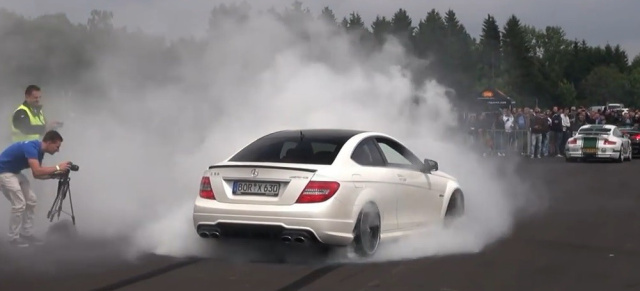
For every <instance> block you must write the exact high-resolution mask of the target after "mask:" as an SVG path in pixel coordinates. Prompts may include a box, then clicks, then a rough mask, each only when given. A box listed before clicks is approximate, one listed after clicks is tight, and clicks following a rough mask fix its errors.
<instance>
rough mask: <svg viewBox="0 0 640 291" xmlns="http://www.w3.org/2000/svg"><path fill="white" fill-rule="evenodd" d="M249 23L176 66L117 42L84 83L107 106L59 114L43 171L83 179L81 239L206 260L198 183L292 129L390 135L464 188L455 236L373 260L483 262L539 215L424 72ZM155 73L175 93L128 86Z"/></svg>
mask: <svg viewBox="0 0 640 291" xmlns="http://www.w3.org/2000/svg"><path fill="white" fill-rule="evenodd" d="M247 16H248V17H247V18H245V19H244V20H243V21H242V22H237V21H235V20H234V19H227V20H225V19H220V20H219V21H220V24H221V25H220V28H219V29H218V30H215V31H212V32H211V33H212V34H211V36H210V37H211V39H212V40H213V41H212V42H211V43H210V44H209V45H202V44H197V43H193V44H192V45H193V46H192V47H188V45H184V47H183V48H182V49H180V50H178V56H177V59H178V60H179V61H178V62H177V63H168V62H160V61H159V60H156V59H151V61H145V59H144V58H142V59H135V58H132V57H131V56H140V57H142V56H144V55H145V53H146V49H147V48H146V47H141V48H137V47H135V46H133V45H129V44H127V43H126V41H127V40H125V39H120V40H119V41H121V42H122V43H117V44H116V45H113V46H112V47H113V48H111V49H109V50H107V51H106V52H105V53H104V54H101V55H99V56H96V57H95V61H96V65H95V67H94V69H93V70H92V71H90V72H87V73H86V74H85V77H84V78H85V79H87V80H89V81H91V83H92V84H99V86H98V87H100V88H104V89H106V95H107V96H108V98H106V99H98V98H97V97H98V96H76V98H78V99H82V98H86V99H87V100H91V101H83V102H78V103H71V104H67V105H65V107H62V106H61V105H58V106H57V110H58V112H61V114H63V113H64V114H65V117H64V121H65V128H64V129H63V130H62V134H63V136H64V138H65V143H64V144H63V147H62V150H61V153H59V154H57V155H56V156H54V157H49V156H48V157H46V158H45V164H53V163H55V162H58V161H62V160H67V159H70V160H73V162H74V163H77V164H79V165H80V166H81V171H80V172H77V173H73V175H72V176H73V180H72V182H71V184H72V185H71V187H72V191H73V195H74V197H73V199H74V200H73V202H74V207H75V211H76V216H77V219H78V229H79V232H80V233H81V235H82V236H83V237H86V238H87V239H91V240H110V239H113V238H120V237H127V238H129V240H126V241H125V242H126V243H127V244H128V245H127V246H126V247H127V250H128V253H129V254H130V255H131V256H133V257H135V256H137V255H140V254H145V253H149V252H151V253H156V254H161V255H171V256H192V255H196V256H197V255H206V254H209V253H210V252H212V251H213V252H215V250H211V243H210V241H203V240H202V239H200V238H199V237H198V235H197V234H196V233H195V230H194V227H193V224H192V219H191V214H192V205H193V201H194V199H195V197H196V195H197V193H198V186H199V181H200V176H201V174H202V171H203V170H205V169H206V168H207V166H209V165H211V164H214V163H216V162H218V161H220V160H222V159H224V158H226V157H228V156H229V155H231V154H233V153H234V152H235V151H236V150H238V149H239V148H240V147H242V146H244V145H246V144H247V143H249V142H251V141H252V140H254V139H256V138H258V137H260V136H262V135H264V134H267V133H270V132H272V131H276V130H281V129H290V128H329V127H331V128H355V129H365V130H373V131H380V132H385V133H388V134H391V135H393V136H395V137H397V138H399V139H400V140H401V141H404V142H406V143H407V144H408V145H409V146H410V148H411V149H413V150H415V153H416V154H417V155H418V156H420V157H425V158H430V159H434V160H436V161H438V162H439V163H440V167H441V169H442V170H443V171H446V172H447V173H450V174H452V175H454V176H455V177H457V178H458V179H459V181H460V183H461V184H462V186H463V187H464V191H465V200H466V203H467V206H466V209H467V219H465V220H464V221H462V222H461V225H460V226H459V227H457V228H454V229H452V230H447V231H444V230H438V229H435V230H433V231H431V230H429V231H428V232H426V233H425V234H416V236H415V238H411V239H407V240H405V241H402V242H400V243H398V244H391V245H388V246H384V247H383V248H382V249H381V253H380V254H379V256H377V257H376V258H374V260H392V259H400V258H416V257H421V256H429V255H436V254H443V253H462V252H477V251H480V250H482V249H483V247H484V246H486V245H487V244H490V243H492V242H494V241H496V240H498V239H500V238H502V237H504V236H507V235H508V234H509V232H510V231H511V228H512V227H513V225H514V223H515V221H516V218H517V214H518V213H519V212H520V211H522V209H523V208H522V207H523V206H524V205H527V207H533V206H531V205H535V201H530V200H527V199H528V196H527V195H526V194H527V193H526V192H527V191H525V190H521V189H526V188H523V186H522V185H523V183H524V182H523V179H521V178H519V177H518V176H517V174H515V172H514V171H513V170H509V169H506V170H504V169H501V168H502V167H510V168H512V167H514V165H513V164H512V163H511V162H508V161H500V163H494V162H490V161H487V160H485V159H482V158H481V157H478V154H477V153H476V152H474V151H471V150H469V148H468V146H466V145H465V141H464V140H463V139H461V138H459V137H457V135H458V133H457V131H459V130H460V129H459V128H458V124H457V115H456V114H457V113H456V112H455V110H454V108H453V106H452V105H451V102H450V101H449V99H448V97H447V91H448V90H449V89H448V88H445V87H443V86H441V85H439V84H438V83H437V82H436V81H434V80H427V81H426V82H423V83H419V84H415V83H414V82H413V80H412V73H411V72H410V71H409V70H407V67H408V66H411V67H417V66H420V65H424V66H426V65H428V64H421V63H420V62H421V61H420V60H417V59H415V58H413V57H412V56H410V55H408V54H407V53H405V51H404V49H403V48H402V46H401V45H400V44H399V43H398V42H396V41H394V40H393V39H390V40H389V41H388V42H387V43H386V44H385V45H384V46H382V47H380V48H377V49H372V50H368V51H366V52H365V51H364V50H363V49H362V48H360V47H359V46H357V45H356V43H357V39H358V36H357V35H349V34H347V33H345V32H343V31H342V30H341V29H339V28H337V27H332V26H329V25H326V24H323V23H322V22H319V21H308V20H305V21H294V22H292V23H291V24H289V25H285V24H283V23H282V22H281V21H280V20H278V19H276V18H275V17H274V16H272V15H271V14H268V13H253V12H250V13H249V14H247ZM222 23H225V24H226V25H222ZM34 45H35V44H34ZM194 51H203V53H202V54H198V53H194ZM154 60H156V61H157V63H156V62H154ZM144 62H151V63H144ZM140 70H143V71H142V72H140ZM144 70H148V71H144ZM150 71H169V72H171V75H172V76H174V79H172V81H168V82H167V84H166V85H164V86H159V87H157V86H156V87H147V86H145V85H144V81H145V80H144V79H136V78H138V76H140V75H142V76H146V75H148V74H149V72H150ZM139 74H140V75H139ZM130 78H134V79H136V81H135V82H129V79H130ZM132 84H133V85H132ZM44 90H45V91H44V92H45V96H46V92H47V91H46V90H47V89H46V88H44ZM99 94H101V93H96V95H99ZM92 98H95V99H96V100H98V101H93V99H92ZM416 98H417V99H419V102H418V103H415V102H414V100H415V99H416ZM51 99H53V97H51ZM46 102H47V103H48V102H51V103H54V102H56V101H54V100H47V101H46ZM45 106H49V105H45ZM45 185H47V186H46V187H47V189H55V185H54V183H52V182H46V183H45ZM51 193H53V191H51ZM76 193H77V194H76ZM49 200H51V201H52V200H53V197H50V199H49V198H45V199H42V201H43V202H41V205H42V208H45V207H47V206H48V205H49V204H48V203H49ZM40 211H44V210H40ZM5 216H6V215H5ZM43 227H46V226H43ZM129 241H131V243H130V244H129ZM114 243H117V242H114Z"/></svg>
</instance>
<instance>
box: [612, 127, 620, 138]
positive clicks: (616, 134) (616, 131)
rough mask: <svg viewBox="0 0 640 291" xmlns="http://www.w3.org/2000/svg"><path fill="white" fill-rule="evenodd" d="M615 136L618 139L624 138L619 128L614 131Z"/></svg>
mask: <svg viewBox="0 0 640 291" xmlns="http://www.w3.org/2000/svg"><path fill="white" fill-rule="evenodd" d="M613 135H614V136H616V137H622V132H620V131H619V130H618V129H617V128H616V129H614V130H613Z"/></svg>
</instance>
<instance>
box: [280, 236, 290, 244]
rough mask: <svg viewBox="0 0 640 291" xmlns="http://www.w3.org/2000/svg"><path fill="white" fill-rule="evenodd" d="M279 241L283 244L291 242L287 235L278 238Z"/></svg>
mask: <svg viewBox="0 0 640 291" xmlns="http://www.w3.org/2000/svg"><path fill="white" fill-rule="evenodd" d="M280 240H281V241H282V242H284V243H290V242H291V241H292V239H291V237H290V236H288V235H283V236H282V237H280Z"/></svg>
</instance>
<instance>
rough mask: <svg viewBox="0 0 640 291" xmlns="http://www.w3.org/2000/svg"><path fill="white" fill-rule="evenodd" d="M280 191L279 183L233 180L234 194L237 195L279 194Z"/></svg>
mask: <svg viewBox="0 0 640 291" xmlns="http://www.w3.org/2000/svg"><path fill="white" fill-rule="evenodd" d="M279 192H280V184H279V183H267V182H244V181H235V182H233V194H235V195H265V196H278V193H279Z"/></svg>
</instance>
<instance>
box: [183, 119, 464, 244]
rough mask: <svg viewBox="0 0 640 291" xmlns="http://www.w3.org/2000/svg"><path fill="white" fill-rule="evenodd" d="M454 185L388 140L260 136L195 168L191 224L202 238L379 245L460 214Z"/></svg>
mask: <svg viewBox="0 0 640 291" xmlns="http://www.w3.org/2000/svg"><path fill="white" fill-rule="evenodd" d="M464 205H465V204H464V195H463V192H462V188H461V186H460V185H459V184H458V182H457V180H456V179H455V178H453V177H451V176H450V175H447V174H445V173H443V172H442V171H439V170H438V163H437V162H435V161H433V160H429V159H425V160H424V161H421V160H420V159H419V158H418V157H416V155H414V154H413V153H412V152H411V151H410V150H409V149H407V148H406V147H405V146H404V145H403V144H402V143H400V142H399V141H398V140H396V139H394V138H393V137H391V136H389V135H386V134H382V133H377V132H369V131H356V130H345V129H303V130H285V131H278V132H274V133H271V134H268V135H266V136H263V137H261V138H259V139H257V140H255V141H253V142H252V143H250V144H249V145H247V146H246V147H244V148H242V149H241V150H240V151H238V152H236V153H235V154H234V155H233V156H231V157H230V158H228V159H227V160H225V161H223V162H221V163H218V164H216V165H212V166H210V167H209V169H208V170H206V171H204V175H203V176H202V180H201V183H200V194H199V195H198V197H196V200H195V205H194V209H193V223H194V227H195V230H196V232H197V234H198V235H199V236H200V237H202V238H216V239H233V238H243V239H247V238H248V239H260V238H265V239H276V240H281V241H282V242H285V243H296V244H317V245H321V246H325V247H336V246H342V247H349V248H352V250H353V251H354V252H355V253H356V254H357V255H358V256H361V257H369V256H372V255H374V254H375V253H376V251H377V249H378V246H379V244H380V243H384V241H386V240H387V239H394V238H395V239H397V238H400V237H402V236H404V235H408V234H411V233H412V232H413V231H415V230H418V229H421V228H424V227H425V226H428V225H434V224H444V225H448V223H449V222H451V221H452V220H453V219H457V218H459V217H461V216H462V215H463V214H464Z"/></svg>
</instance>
